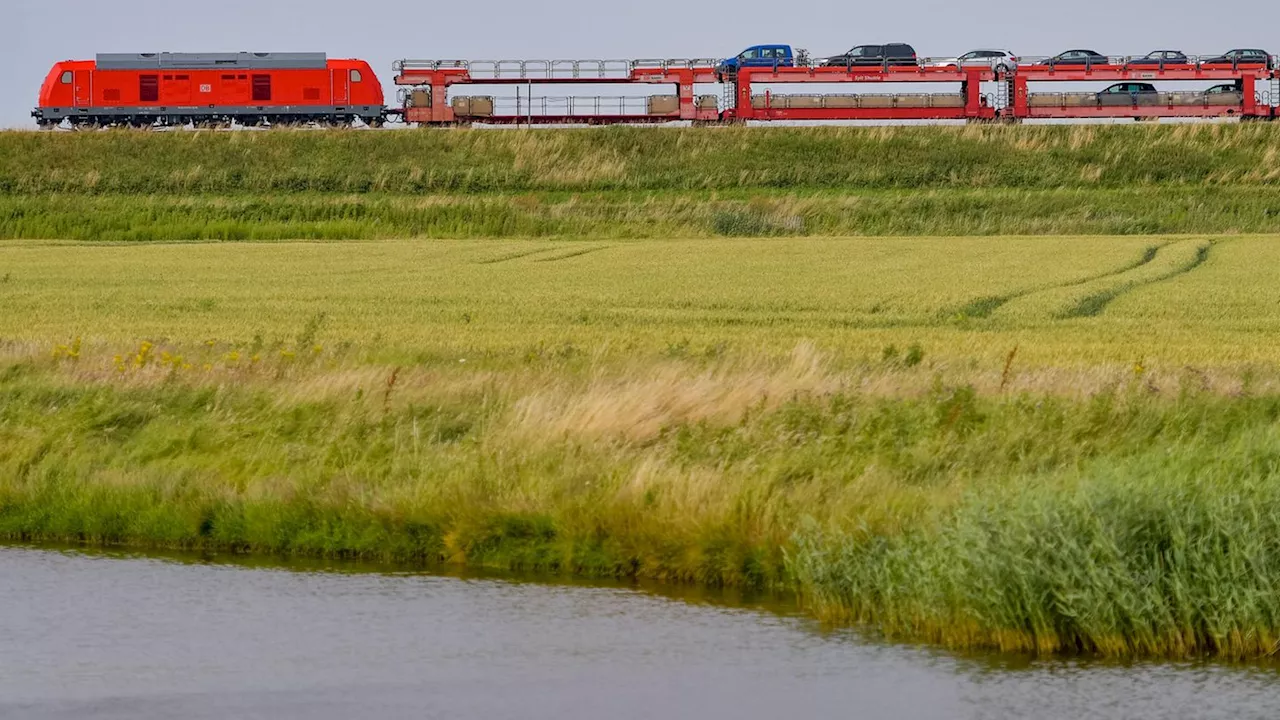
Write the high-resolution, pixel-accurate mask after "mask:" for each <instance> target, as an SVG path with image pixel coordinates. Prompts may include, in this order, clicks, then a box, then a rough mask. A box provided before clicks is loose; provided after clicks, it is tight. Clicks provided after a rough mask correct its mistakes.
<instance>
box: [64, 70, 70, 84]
mask: <svg viewBox="0 0 1280 720" xmlns="http://www.w3.org/2000/svg"><path fill="white" fill-rule="evenodd" d="M62 84H63V85H70V84H71V71H70V70H67V71H65V72H63V73H62Z"/></svg>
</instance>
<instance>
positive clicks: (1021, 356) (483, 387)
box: [0, 236, 1280, 656]
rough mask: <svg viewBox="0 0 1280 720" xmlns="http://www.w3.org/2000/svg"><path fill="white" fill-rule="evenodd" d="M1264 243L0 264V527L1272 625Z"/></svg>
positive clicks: (1075, 641) (1, 253)
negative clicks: (1, 342) (1, 340)
mask: <svg viewBox="0 0 1280 720" xmlns="http://www.w3.org/2000/svg"><path fill="white" fill-rule="evenodd" d="M1277 263H1280V242H1277V238H1275V237H1266V236H1257V237H1245V236H1237V237H1218V238H1198V237H1184V238H1166V237H1123V238H1105V237H1094V238H1087V237H1086V238H1079V237H1077V238H969V239H965V238H950V239H919V238H912V239H870V238H868V239H848V240H830V239H826V240H823V239H785V240H770V239H765V240H740V239H738V240H730V239H723V240H703V241H697V242H688V241H685V242H680V241H662V242H659V241H637V242H612V241H594V242H591V243H590V244H583V243H578V242H573V243H559V242H547V241H480V242H477V241H467V242H456V241H442V242H433V243H424V242H421V241H397V242H365V243H324V244H313V243H271V244H243V243H239V244H225V243H223V244H130V245H109V246H103V245H95V244H92V243H41V242H10V243H7V244H6V245H4V246H0V264H2V267H0V278H3V280H2V281H0V336H2V337H4V338H5V341H4V343H3V346H2V347H0V536H4V537H8V538H24V539H56V540H72V541H80V542H89V543H126V544H132V545H138V546H147V545H151V546H164V547H187V548H216V549H236V550H241V551H251V552H268V553H298V554H315V555H332V556H362V557H369V558H381V559H391V560H403V561H415V562H438V561H446V562H466V563H472V564H477V565H486V566H494V567H513V568H540V569H544V570H550V571H558V572H578V573H590V574H604V575H643V576H648V577H657V578H667V579H672V580H682V581H697V582H706V583H739V584H777V585H780V586H785V587H794V588H796V589H798V590H800V591H801V592H802V593H803V594H804V596H805V597H806V598H808V600H809V601H810V603H811V604H812V606H813V608H814V609H815V610H816V611H817V612H819V613H820V614H822V615H824V616H826V617H830V618H833V619H840V618H844V619H850V618H852V619H857V620H858V621H861V622H864V623H866V624H867V625H868V626H869V627H873V628H877V629H879V630H881V631H883V632H884V633H886V634H887V635H889V636H890V637H895V638H904V639H925V640H931V641H935V642H939V643H941V644H944V645H947V646H951V647H997V648H1003V649H1011V650H1040V651H1063V650H1065V651H1074V650H1085V651H1096V652H1101V653H1104V654H1111V655H1135V654H1136V655H1157V656H1161V655H1163V656H1183V655H1187V654H1196V653H1210V654H1220V655H1225V656H1258V655H1263V654H1266V653H1269V652H1271V651H1272V650H1274V647H1275V642H1276V641H1277V639H1278V638H1280V592H1277V590H1278V589H1280V482H1277V481H1278V479H1280V478H1278V477H1277V476H1278V474H1280V426H1278V425H1277V420H1278V418H1280V345H1277V344H1276V343H1274V342H1272V341H1271V340H1272V339H1273V338H1274V337H1275V336H1276V332H1277V330H1280V295H1278V293H1280V289H1278V286H1277V285H1276V283H1275V282H1274V271H1273V269H1274V268H1275V267H1276V266H1277Z"/></svg>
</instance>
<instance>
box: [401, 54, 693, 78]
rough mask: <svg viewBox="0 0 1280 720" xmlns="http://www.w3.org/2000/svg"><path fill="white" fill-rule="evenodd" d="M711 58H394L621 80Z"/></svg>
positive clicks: (481, 73)
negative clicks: (634, 73)
mask: <svg viewBox="0 0 1280 720" xmlns="http://www.w3.org/2000/svg"><path fill="white" fill-rule="evenodd" d="M716 63H717V61H716V60H715V59H713V58H640V59H634V60H621V59H617V60H594V59H593V60H412V59H405V60H397V61H396V62H395V64H394V65H393V66H392V67H393V69H394V71H395V72H397V73H404V72H405V71H406V70H416V71H420V72H430V71H438V70H446V69H458V68H461V69H464V70H466V71H467V72H468V73H469V74H470V75H471V79H472V80H525V79H529V80H561V79H563V80H577V79H595V80H622V79H626V78H628V77H630V75H631V71H632V70H635V69H637V68H643V69H655V68H656V69H661V70H671V69H709V68H714V67H715V66H716Z"/></svg>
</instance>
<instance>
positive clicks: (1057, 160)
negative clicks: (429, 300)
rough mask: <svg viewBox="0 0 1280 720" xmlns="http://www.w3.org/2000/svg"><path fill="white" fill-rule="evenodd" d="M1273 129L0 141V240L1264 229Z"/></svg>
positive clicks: (1277, 174) (1275, 210) (1273, 175)
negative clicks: (0, 238) (19, 238)
mask: <svg viewBox="0 0 1280 720" xmlns="http://www.w3.org/2000/svg"><path fill="white" fill-rule="evenodd" d="M1278 160H1280V126H1276V125H1274V124H1265V123H1256V124H1237V125H1183V126H1156V127H1133V126H1092V127H1089V126H1075V127H1067V126H1056V127H1052V126H1040V127H984V126H973V127H963V128H956V127H912V128H903V127H886V128H805V129H795V128H791V129H788V128H724V129H714V130H707V129H685V130H678V129H653V128H641V129H636V128H611V129H607V130H600V129H595V130H584V131H548V132H491V131H459V132H399V133H373V132H336V133H332V132H331V133H321V132H271V133H140V132H107V133H78V134H70V133H23V132H9V133H0V237H4V238H15V237H21V238H57V239H83V240H154V239H160V240H177V239H224V240H226V239H231V240H239V239H342V240H347V239H357V238H358V239H372V238H403V237H434V238H460V237H485V238H504V237H505V238H510V237H544V238H545V237H555V238H588V239H596V240H599V239H623V238H672V237H678V238H690V237H712V236H718V235H724V236H768V235H781V236H795V235H813V236H825V235H909V236H915V235H970V234H983V235H999V234H1006V235H1007V234H1106V235H1117V234H1151V233H1203V232H1280V200H1277V195H1276V193H1275V183H1276V181H1277V179H1280V162H1278Z"/></svg>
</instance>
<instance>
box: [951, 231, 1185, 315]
mask: <svg viewBox="0 0 1280 720" xmlns="http://www.w3.org/2000/svg"><path fill="white" fill-rule="evenodd" d="M1172 242H1173V241H1166V242H1163V243H1160V244H1159V245H1150V246H1148V247H1146V248H1145V249H1144V250H1143V251H1142V255H1141V257H1139V258H1138V259H1137V260H1135V261H1133V262H1131V263H1128V264H1127V265H1122V266H1120V267H1118V268H1116V269H1114V270H1107V271H1106V272H1101V273H1098V274H1096V275H1089V276H1086V277H1082V278H1077V279H1075V280H1068V281H1066V282H1061V283H1056V284H1053V285H1041V286H1038V287H1032V288H1027V289H1026V290H1018V291H1017V292H1011V293H1008V294H1006V295H988V296H985V297H980V298H977V299H975V300H971V301H969V302H967V303H965V304H964V305H961V306H960V307H959V308H957V309H955V310H950V311H944V313H943V314H944V315H945V316H946V317H956V316H960V317H965V318H989V317H991V314H992V313H994V312H995V311H996V310H999V309H1000V308H1001V307H1003V306H1004V305H1005V304H1007V303H1009V302H1011V301H1013V300H1017V299H1018V298H1022V297H1027V296H1028V295H1034V294H1036V293H1041V292H1045V291H1048V290H1059V289H1062V288H1070V287H1075V286H1077V285H1084V284H1085V283H1090V282H1094V281H1095V280H1103V279H1105V278H1109V277H1114V276H1116V275H1123V274H1124V273H1127V272H1132V271H1134V270H1137V269H1138V268H1140V267H1142V266H1143V265H1146V264H1148V263H1150V262H1151V261H1152V260H1155V259H1156V255H1157V254H1158V253H1159V252H1160V250H1161V249H1162V248H1164V247H1167V246H1168V245H1170V244H1171V243H1172Z"/></svg>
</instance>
